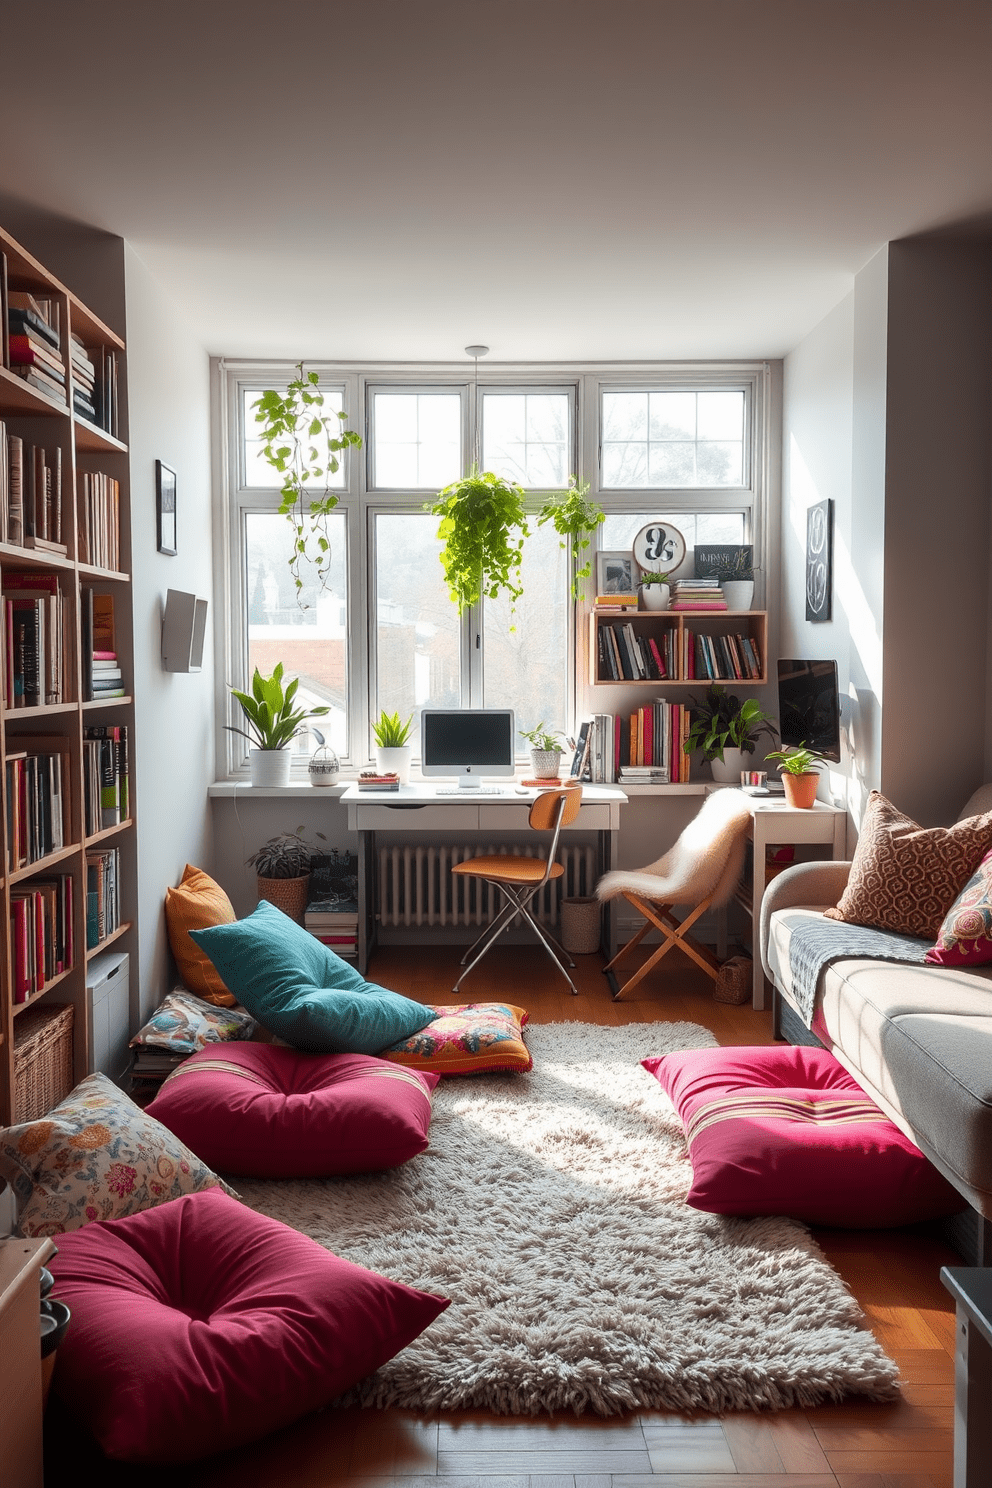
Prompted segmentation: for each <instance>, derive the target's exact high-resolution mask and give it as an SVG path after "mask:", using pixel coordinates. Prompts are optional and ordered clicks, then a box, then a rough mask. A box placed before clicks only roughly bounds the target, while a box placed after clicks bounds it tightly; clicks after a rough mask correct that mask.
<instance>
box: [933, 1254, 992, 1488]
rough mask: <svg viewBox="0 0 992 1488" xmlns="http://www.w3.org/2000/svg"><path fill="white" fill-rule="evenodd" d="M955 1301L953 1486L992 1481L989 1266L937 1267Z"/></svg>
mask: <svg viewBox="0 0 992 1488" xmlns="http://www.w3.org/2000/svg"><path fill="white" fill-rule="evenodd" d="M940 1279H941V1281H942V1282H943V1283H944V1286H945V1287H946V1288H947V1290H948V1291H949V1292H950V1294H951V1296H952V1297H953V1298H954V1301H955V1304H956V1306H957V1330H956V1334H957V1341H956V1347H955V1351H954V1488H988V1485H989V1484H990V1483H992V1410H990V1408H989V1405H990V1402H992V1269H990V1268H988V1267H985V1266H943V1267H942V1268H941V1272H940Z"/></svg>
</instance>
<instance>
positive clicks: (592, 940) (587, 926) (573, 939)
mask: <svg viewBox="0 0 992 1488" xmlns="http://www.w3.org/2000/svg"><path fill="white" fill-rule="evenodd" d="M602 938H603V911H602V908H601V907H600V903H599V900H598V899H563V900H562V901H561V943H562V945H563V946H564V947H565V949H566V951H568V953H569V955H571V956H590V955H591V954H592V953H593V951H598V950H599V946H600V941H601V940H602Z"/></svg>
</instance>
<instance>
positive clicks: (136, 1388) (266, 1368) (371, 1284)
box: [10, 1192, 448, 1488]
mask: <svg viewBox="0 0 992 1488" xmlns="http://www.w3.org/2000/svg"><path fill="white" fill-rule="evenodd" d="M50 1264H51V1269H52V1275H53V1276H54V1277H55V1295H56V1296H57V1297H59V1298H60V1299H61V1300H63V1301H64V1302H66V1303H67V1304H68V1307H69V1309H70V1311H71V1313H72V1320H71V1322H70V1324H69V1328H68V1330H67V1332H66V1336H65V1339H64V1341H63V1343H62V1344H60V1345H59V1354H58V1368H57V1370H56V1372H55V1382H54V1389H55V1392H56V1394H58V1395H59V1396H61V1398H62V1400H63V1402H64V1403H65V1406H66V1408H67V1409H68V1410H69V1411H71V1412H72V1413H73V1415H75V1416H76V1417H77V1419H78V1421H79V1423H80V1427H81V1429H82V1430H83V1432H85V1433H87V1434H89V1433H92V1434H93V1435H94V1436H95V1437H96V1439H97V1441H98V1442H99V1444H100V1446H101V1447H102V1449H103V1451H104V1453H105V1454H106V1455H107V1456H108V1457H112V1458H117V1459H118V1460H123V1461H125V1462H156V1463H157V1462H162V1463H165V1462H190V1461H193V1460H195V1459H196V1458H198V1457H206V1456H211V1455H213V1454H214V1453H216V1452H224V1451H228V1450H230V1449H231V1448H233V1447H236V1446H238V1445H239V1444H241V1443H243V1442H250V1441H254V1440H256V1439H257V1438H258V1437H261V1436H267V1435H268V1434H269V1433H270V1432H272V1431H275V1430H277V1429H278V1428H279V1427H282V1426H288V1425H289V1424H290V1423H291V1422H292V1421H295V1420H297V1419H298V1418H299V1417H300V1416H302V1415H304V1414H306V1412H307V1411H312V1410H317V1409H319V1408H320V1407H322V1406H326V1405H328V1404H329V1403H330V1401H331V1400H333V1399H334V1397H335V1396H336V1395H339V1394H341V1393H342V1391H344V1390H347V1389H348V1388H349V1387H350V1386H351V1385H353V1384H356V1383H357V1382H358V1381H359V1380H360V1379H363V1378H364V1377H365V1376H366V1375H367V1374H371V1373H372V1371H373V1370H375V1369H378V1368H379V1366H380V1365H381V1364H384V1363H385V1362H386V1360H387V1359H391V1358H392V1357H393V1355H394V1354H398V1353H399V1351H400V1350H401V1349H403V1348H405V1347H406V1345H407V1344H408V1343H410V1342H412V1340H413V1339H414V1338H416V1337H417V1335H418V1334H420V1333H422V1332H423V1331H424V1329H425V1328H426V1327H428V1326H429V1324H430V1323H432V1322H433V1321H434V1319H435V1318H436V1317H437V1316H438V1314H439V1313H441V1312H443V1311H444V1309H445V1308H446V1307H447V1305H448V1303H447V1301H446V1300H445V1299H444V1298H443V1297H435V1296H431V1295H430V1293H428V1292H419V1291H415V1290H414V1289H413V1288H412V1287H408V1286H404V1285H403V1284H402V1283H401V1282H397V1281H391V1280H389V1279H388V1278H387V1277H385V1276H378V1275H377V1274H376V1273H375V1272H374V1271H366V1270H365V1269H364V1267H362V1266H356V1265H354V1264H353V1263H352V1262H351V1261H346V1260H343V1259H342V1258H341V1257H339V1256H335V1255H331V1254H330V1253H329V1252H328V1251H326V1250H325V1249H324V1248H323V1247H322V1246H320V1245H318V1244H317V1242H316V1241H315V1240H311V1239H310V1238H309V1236H307V1235H301V1234H298V1233H297V1231H296V1230H292V1229H290V1228H289V1226H288V1225H284V1224H280V1223H279V1221H278V1220H275V1219H269V1218H267V1217H266V1216H264V1215H261V1214H255V1213H253V1212H252V1211H251V1210H250V1209H248V1208H246V1206H245V1205H243V1204H236V1203H235V1202H234V1201H233V1199H229V1198H225V1196H224V1195H223V1194H221V1193H216V1192H215V1193H204V1194H194V1195H192V1196H191V1197H189V1198H184V1199H177V1200H176V1202H175V1203H174V1204H163V1205H162V1206H161V1208H159V1209H156V1210H154V1211H152V1212H151V1213H148V1214H135V1215H132V1216H131V1217H130V1218H129V1219H119V1220H115V1221H113V1222H112V1223H110V1224H94V1225H88V1226H87V1227H86V1228H85V1229H83V1230H80V1231H78V1232H77V1233H76V1234H74V1235H66V1236H65V1238H64V1239H62V1240H60V1241H59V1249H58V1254H57V1255H56V1256H54V1257H53V1259H52V1261H51V1263H50ZM285 1446H286V1450H287V1451H288V1453H289V1456H290V1457H293V1456H294V1455H295V1454H294V1450H293V1443H292V1441H287V1442H286V1444H285ZM301 1460H302V1459H301ZM309 1466H310V1464H309V1463H308V1464H307V1467H304V1468H303V1469H302V1471H300V1470H298V1469H293V1468H292V1467H290V1468H289V1469H288V1472H289V1477H288V1478H286V1479H284V1481H294V1482H299V1483H300V1484H301V1485H302V1483H303V1482H304V1480H305V1481H306V1482H307V1483H313V1484H315V1483H317V1481H318V1480H319V1481H320V1482H321V1483H330V1482H331V1481H335V1482H336V1481H338V1478H337V1475H336V1473H334V1472H333V1470H332V1468H331V1467H330V1466H327V1465H325V1468H324V1470H323V1471H321V1470H320V1468H319V1466H314V1468H313V1471H312V1472H311V1471H309V1470H308V1468H309ZM154 1476H155V1477H156V1478H158V1481H159V1482H164V1481H167V1480H166V1479H165V1478H162V1477H159V1475H158V1474H157V1473H155V1474H154ZM265 1476H266V1474H265V1472H264V1470H263V1471H262V1472H261V1478H264V1477H265ZM103 1477H104V1479H105V1480H107V1481H109V1479H107V1476H106V1474H104V1475H103ZM112 1477H113V1480H114V1481H115V1482H117V1481H125V1480H124V1479H123V1478H119V1477H118V1475H117V1474H116V1473H114V1474H112ZM196 1477H197V1481H198V1482H201V1481H202V1482H206V1481H210V1482H214V1481H219V1478H216V1479H215V1477H214V1476H213V1475H208V1476H207V1477H203V1478H201V1477H200V1475H199V1474H197V1475H196ZM220 1477H223V1478H225V1479H226V1480H227V1481H228V1482H234V1481H235V1480H237V1481H240V1482H243V1483H245V1485H248V1484H251V1483H255V1482H258V1481H259V1480H260V1478H259V1476H258V1475H256V1473H254V1472H253V1471H252V1469H251V1465H250V1462H245V1463H244V1464H242V1467H241V1469H240V1471H236V1472H235V1476H234V1477H233V1478H232V1477H229V1476H228V1473H227V1472H226V1471H225V1470H224V1469H223V1468H222V1469H220ZM127 1481H131V1479H127ZM143 1481H145V1478H144V1477H142V1476H141V1475H139V1476H138V1477H136V1478H135V1479H134V1482H135V1484H140V1483H142V1482H143ZM168 1481H170V1482H175V1483H180V1482H184V1481H186V1475H184V1474H180V1475H178V1476H173V1477H172V1478H170V1479H168ZM10 1488H14V1484H13V1483H11V1484H10Z"/></svg>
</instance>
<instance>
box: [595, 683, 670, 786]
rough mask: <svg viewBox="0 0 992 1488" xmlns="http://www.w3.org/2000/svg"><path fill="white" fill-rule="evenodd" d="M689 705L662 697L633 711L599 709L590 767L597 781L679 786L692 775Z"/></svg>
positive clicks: (605, 783) (599, 782) (601, 783)
mask: <svg viewBox="0 0 992 1488" xmlns="http://www.w3.org/2000/svg"><path fill="white" fill-rule="evenodd" d="M689 725H690V708H689V705H688V704H685V703H669V702H667V701H666V699H665V698H658V699H656V700H655V702H653V703H647V704H646V705H645V706H644V707H641V708H637V709H635V710H634V712H633V713H629V714H627V713H597V714H596V716H595V718H594V719H593V721H592V727H591V730H590V732H591V736H592V742H591V744H590V753H589V766H590V776H591V779H592V781H593V783H594V784H598V785H613V784H614V783H616V782H618V781H619V782H620V783H621V784H623V783H624V782H626V783H627V784H628V785H669V784H671V785H681V784H686V783H688V780H689V764H690V760H689V756H688V755H687V754H685V753H683V749H682V745H683V743H684V742H685V740H686V738H687V737H688V734H689Z"/></svg>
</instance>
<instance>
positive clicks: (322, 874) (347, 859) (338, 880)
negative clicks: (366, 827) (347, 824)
mask: <svg viewBox="0 0 992 1488" xmlns="http://www.w3.org/2000/svg"><path fill="white" fill-rule="evenodd" d="M303 924H304V927H305V928H306V929H307V930H309V932H310V934H311V935H313V936H315V937H316V939H317V940H319V941H320V942H321V944H322V945H326V946H327V947H328V948H329V949H330V950H332V951H334V953H335V955H338V956H355V955H357V953H358V858H357V857H356V855H355V854H354V853H347V852H346V853H339V852H330V853H315V854H314V855H313V857H312V858H311V859H310V884H309V889H308V898H307V907H306V910H305V912H304V916H303Z"/></svg>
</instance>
